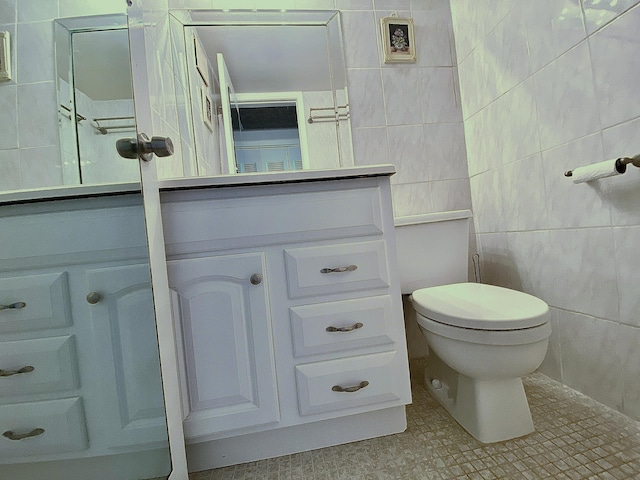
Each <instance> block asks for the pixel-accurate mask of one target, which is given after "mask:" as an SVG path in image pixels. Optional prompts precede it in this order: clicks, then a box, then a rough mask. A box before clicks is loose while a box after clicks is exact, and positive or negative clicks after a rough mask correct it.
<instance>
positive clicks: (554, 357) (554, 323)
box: [538, 308, 562, 382]
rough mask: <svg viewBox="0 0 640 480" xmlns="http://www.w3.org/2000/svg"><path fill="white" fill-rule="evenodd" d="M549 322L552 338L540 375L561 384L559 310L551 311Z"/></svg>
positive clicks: (553, 309)
mask: <svg viewBox="0 0 640 480" xmlns="http://www.w3.org/2000/svg"><path fill="white" fill-rule="evenodd" d="M549 322H550V323H551V336H550V337H549V347H548V348H547V355H546V356H545V358H544V360H543V362H542V365H540V368H538V371H539V372H540V373H543V374H545V375H546V376H547V377H551V378H553V379H554V380H557V381H559V382H561V381H562V348H561V335H560V323H559V321H558V310H556V309H555V308H550V309H549Z"/></svg>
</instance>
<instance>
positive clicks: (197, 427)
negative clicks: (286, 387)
mask: <svg viewBox="0 0 640 480" xmlns="http://www.w3.org/2000/svg"><path fill="white" fill-rule="evenodd" d="M264 265H265V261H264V256H263V255H262V254H260V253H255V254H254V253H252V254H246V255H226V256H220V257H207V258H194V259H185V260H174V261H170V262H168V270H169V286H170V288H171V289H172V290H173V292H174V300H175V305H174V309H176V310H177V311H178V312H179V317H180V319H181V324H182V335H183V342H184V355H185V367H186V377H187V378H186V383H187V388H188V397H189V408H188V410H189V412H188V416H187V419H186V421H185V435H186V436H187V437H188V438H196V437H199V436H204V435H211V434H215V433H217V432H223V431H227V430H233V429H237V428H242V427H246V426H250V425H260V424H264V423H271V422H276V421H278V420H279V409H278V400H277V388H276V382H275V370H274V360H273V346H272V345H273V342H272V338H271V323H270V315H269V311H268V299H267V298H268V297H267V289H266V285H265V283H266V282H265V281H260V282H259V283H258V281H257V279H256V277H254V279H253V283H252V281H251V278H252V275H254V274H257V275H264V268H265V267H264ZM256 283H257V284H256Z"/></svg>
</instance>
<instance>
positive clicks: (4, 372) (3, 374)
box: [0, 365, 35, 377]
mask: <svg viewBox="0 0 640 480" xmlns="http://www.w3.org/2000/svg"><path fill="white" fill-rule="evenodd" d="M34 370H35V368H33V367H32V366H31V365H27V366H26V367H22V368H20V369H18V370H2V369H0V377H11V376H13V375H20V374H21V373H29V372H33V371H34Z"/></svg>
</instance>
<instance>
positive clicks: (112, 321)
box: [86, 264, 167, 447]
mask: <svg viewBox="0 0 640 480" xmlns="http://www.w3.org/2000/svg"><path fill="white" fill-rule="evenodd" d="M86 280H87V286H88V289H89V291H88V292H87V294H88V296H87V298H86V301H87V302H89V305H88V308H89V314H90V317H91V329H92V333H93V337H94V347H95V355H96V357H98V358H99V359H100V360H101V361H102V362H101V365H100V367H99V368H100V370H101V378H100V385H101V389H102V390H101V395H102V404H103V409H102V410H101V413H100V415H101V416H103V417H104V419H103V421H102V422H100V423H101V425H102V429H103V430H102V431H101V436H102V437H103V438H104V439H105V441H106V443H107V445H109V446H110V447H116V446H128V445H131V446H133V445H137V444H148V443H150V442H156V441H165V442H166V438H167V430H166V420H165V415H164V402H163V395H162V383H161V377H160V361H159V357H158V343H157V336H156V324H155V316H154V308H153V300H152V296H151V295H152V294H151V283H150V275H149V265H148V264H138V265H122V266H113V267H105V268H96V269H91V270H88V271H87V272H86ZM91 294H93V297H92V296H91ZM107 339H109V340H110V341H108V340H107Z"/></svg>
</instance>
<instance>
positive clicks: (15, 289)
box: [0, 272, 71, 333]
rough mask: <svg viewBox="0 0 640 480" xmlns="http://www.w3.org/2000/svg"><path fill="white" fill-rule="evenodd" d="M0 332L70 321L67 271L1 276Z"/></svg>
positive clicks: (18, 330)
mask: <svg viewBox="0 0 640 480" xmlns="http://www.w3.org/2000/svg"><path fill="white" fill-rule="evenodd" d="M0 305H2V306H3V307H4V308H2V309H1V310H0V333H10V332H24V331H28V330H39V329H45V328H59V327H64V326H67V325H70V324H71V311H70V308H69V286H68V279H67V273H66V272H62V273H49V274H43V275H25V276H20V277H3V278H0Z"/></svg>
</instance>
